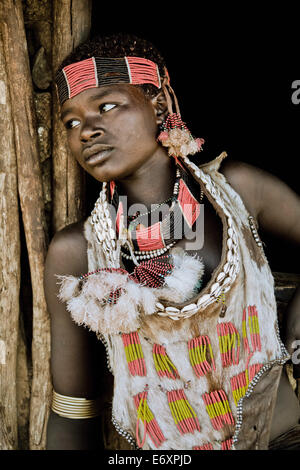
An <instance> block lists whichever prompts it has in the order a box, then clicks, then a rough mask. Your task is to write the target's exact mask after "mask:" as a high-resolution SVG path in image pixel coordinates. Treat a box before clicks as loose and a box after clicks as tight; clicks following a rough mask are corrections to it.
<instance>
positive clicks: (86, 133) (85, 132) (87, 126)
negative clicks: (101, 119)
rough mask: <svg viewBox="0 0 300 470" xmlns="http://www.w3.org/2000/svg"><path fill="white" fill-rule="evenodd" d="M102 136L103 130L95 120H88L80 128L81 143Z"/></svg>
mask: <svg viewBox="0 0 300 470" xmlns="http://www.w3.org/2000/svg"><path fill="white" fill-rule="evenodd" d="M103 134H104V130H103V129H102V128H101V127H100V125H99V123H97V120H95V119H88V120H86V122H85V123H84V126H82V128H81V133H80V140H81V142H82V143H85V142H88V141H89V140H93V139H96V138H97V137H101V136H102V135H103Z"/></svg>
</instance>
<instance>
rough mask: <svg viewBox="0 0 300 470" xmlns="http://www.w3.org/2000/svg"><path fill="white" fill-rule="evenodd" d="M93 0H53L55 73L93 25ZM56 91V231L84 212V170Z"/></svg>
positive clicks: (54, 216)
mask: <svg viewBox="0 0 300 470" xmlns="http://www.w3.org/2000/svg"><path fill="white" fill-rule="evenodd" d="M91 9H92V2H91V0H54V2H53V49H52V51H53V52H52V56H53V62H52V66H53V73H55V71H56V69H57V67H58V66H59V64H60V63H61V61H62V60H63V59H64V58H65V57H66V56H67V55H68V54H69V53H70V52H72V50H73V49H74V48H75V47H76V46H78V45H79V44H81V43H82V42H84V41H85V40H86V39H87V38H88V36H89V33H90V27H91ZM59 113H60V110H59V105H58V101H57V95H56V91H55V90H54V93H53V228H54V232H56V231H57V230H59V229H61V228H63V227H65V226H66V225H68V224H70V223H73V222H77V221H78V220H80V219H81V218H82V216H83V213H84V173H83V170H82V169H81V168H80V167H79V165H78V164H77V162H76V161H75V160H74V158H73V157H72V156H71V155H70V151H69V149H68V147H67V142H66V136H65V130H64V127H63V125H62V123H61V121H60V116H59Z"/></svg>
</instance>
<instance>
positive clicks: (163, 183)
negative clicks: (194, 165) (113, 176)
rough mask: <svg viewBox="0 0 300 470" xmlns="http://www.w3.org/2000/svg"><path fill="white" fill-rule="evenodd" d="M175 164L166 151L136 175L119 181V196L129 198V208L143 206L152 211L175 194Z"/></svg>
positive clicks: (152, 159)
mask: <svg viewBox="0 0 300 470" xmlns="http://www.w3.org/2000/svg"><path fill="white" fill-rule="evenodd" d="M174 183H175V164H174V160H173V159H172V158H170V157H169V156H168V155H167V154H166V153H165V152H164V151H163V153H161V152H159V153H157V154H155V155H153V157H152V158H151V159H149V160H148V161H147V162H146V163H145V164H144V165H143V166H142V167H140V168H139V169H138V170H137V171H136V172H135V173H134V174H131V175H130V176H128V177H126V178H124V179H122V180H121V181H118V188H119V194H122V195H126V196H127V198H128V199H127V203H128V207H129V206H130V205H132V204H143V205H145V206H146V207H147V209H150V206H151V204H157V203H160V202H163V201H164V200H166V199H168V198H169V197H171V196H172V194H173V187H174Z"/></svg>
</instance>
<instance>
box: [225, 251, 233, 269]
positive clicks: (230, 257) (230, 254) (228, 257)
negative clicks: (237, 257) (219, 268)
mask: <svg viewBox="0 0 300 470" xmlns="http://www.w3.org/2000/svg"><path fill="white" fill-rule="evenodd" d="M226 258H227V261H232V258H233V253H232V251H231V250H229V251H228V252H227V257H226ZM224 271H225V269H224Z"/></svg>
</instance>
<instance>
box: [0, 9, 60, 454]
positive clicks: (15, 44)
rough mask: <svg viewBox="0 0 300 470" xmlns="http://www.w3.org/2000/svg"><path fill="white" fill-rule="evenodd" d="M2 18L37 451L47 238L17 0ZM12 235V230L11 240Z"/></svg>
mask: <svg viewBox="0 0 300 470" xmlns="http://www.w3.org/2000/svg"><path fill="white" fill-rule="evenodd" d="M1 18H2V34H3V44H4V53H5V57H6V67H7V73H8V78H9V88H10V96H11V107H12V117H13V124H14V131H15V149H16V155H17V167H18V191H19V198H20V205H21V212H22V219H23V224H24V231H25V238H26V245H27V250H28V258H29V265H30V274H31V285H32V293H33V339H32V362H33V379H32V388H31V404H30V448H31V449H42V448H43V447H44V445H45V437H46V436H45V434H46V424H47V418H48V409H49V399H50V395H51V385H50V324H49V323H50V322H49V315H48V312H47V308H46V302H45V297H44V289H43V270H44V260H45V255H46V249H47V236H46V222H45V214H44V202H43V189H42V179H41V172H40V164H39V155H38V144H37V132H36V120H35V110H34V101H33V89H32V80H31V72H30V67H29V59H28V51H27V42H26V35H25V29H24V20H23V10H22V2H21V0H2V2H1ZM12 234H14V229H13V228H12V230H11V232H10V236H11V237H12ZM17 331H18V328H16V332H17ZM16 345H17V339H16V340H15V346H16Z"/></svg>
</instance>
